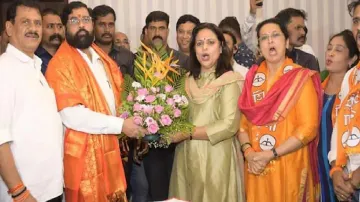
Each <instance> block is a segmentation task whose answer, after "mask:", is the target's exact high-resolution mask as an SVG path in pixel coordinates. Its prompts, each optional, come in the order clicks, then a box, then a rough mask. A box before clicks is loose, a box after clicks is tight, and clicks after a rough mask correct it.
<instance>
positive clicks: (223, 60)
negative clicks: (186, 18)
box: [190, 23, 233, 79]
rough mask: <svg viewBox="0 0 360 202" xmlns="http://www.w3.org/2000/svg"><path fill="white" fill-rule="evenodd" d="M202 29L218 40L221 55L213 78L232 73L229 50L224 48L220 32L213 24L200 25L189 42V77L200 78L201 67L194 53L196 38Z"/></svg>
mask: <svg viewBox="0 0 360 202" xmlns="http://www.w3.org/2000/svg"><path fill="white" fill-rule="evenodd" d="M203 29H209V30H211V31H212V32H213V33H214V34H215V35H216V37H217V39H218V40H219V43H220V46H221V50H222V52H221V54H220V56H219V58H218V61H217V65H216V70H215V76H216V78H218V77H220V76H221V75H223V74H224V73H225V72H228V71H232V70H233V68H232V66H231V64H230V58H231V55H230V50H229V48H228V47H227V46H226V42H225V38H224V35H223V33H222V31H221V30H220V29H219V28H218V27H217V26H216V25H215V24H213V23H200V24H199V25H198V26H196V27H195V28H194V30H193V32H192V37H191V42H190V76H193V77H194V78H195V79H199V78H200V72H201V65H200V62H199V60H198V59H197V57H196V52H195V44H196V36H197V35H198V33H199V32H200V31H201V30H203Z"/></svg>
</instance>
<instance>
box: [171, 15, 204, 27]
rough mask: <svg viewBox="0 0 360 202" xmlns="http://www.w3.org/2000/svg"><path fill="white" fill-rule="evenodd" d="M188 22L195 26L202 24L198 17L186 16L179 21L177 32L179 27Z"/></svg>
mask: <svg viewBox="0 0 360 202" xmlns="http://www.w3.org/2000/svg"><path fill="white" fill-rule="evenodd" d="M187 22H191V23H193V24H195V26H197V25H199V24H200V20H199V19H198V18H197V17H195V16H193V15H189V14H186V15H183V16H181V17H180V18H179V19H178V21H177V22H176V30H178V28H179V26H180V25H181V24H184V23H187Z"/></svg>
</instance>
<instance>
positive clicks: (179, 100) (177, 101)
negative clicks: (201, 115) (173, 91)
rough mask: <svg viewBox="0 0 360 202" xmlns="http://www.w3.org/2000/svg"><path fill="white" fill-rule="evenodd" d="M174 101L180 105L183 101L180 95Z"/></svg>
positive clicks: (175, 96)
mask: <svg viewBox="0 0 360 202" xmlns="http://www.w3.org/2000/svg"><path fill="white" fill-rule="evenodd" d="M173 99H174V101H175V102H176V103H180V102H181V101H182V100H181V96H180V95H174V97H173Z"/></svg>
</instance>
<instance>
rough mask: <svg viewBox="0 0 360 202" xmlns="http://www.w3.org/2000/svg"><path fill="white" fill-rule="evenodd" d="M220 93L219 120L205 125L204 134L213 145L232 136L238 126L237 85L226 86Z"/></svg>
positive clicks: (238, 89) (238, 92)
mask: <svg viewBox="0 0 360 202" xmlns="http://www.w3.org/2000/svg"><path fill="white" fill-rule="evenodd" d="M220 93H221V94H220V95H219V96H220V99H219V102H220V103H218V104H219V107H220V115H219V120H217V121H216V122H214V123H211V124H208V125H206V133H207V135H208V137H209V140H210V142H211V144H213V145H215V144H217V143H219V142H221V141H223V140H225V139H229V138H231V137H232V136H234V135H235V134H236V132H237V131H238V130H239V125H240V124H239V122H240V110H239V108H238V107H237V101H238V98H239V96H240V88H239V85H238V84H237V83H236V82H234V83H231V84H228V85H226V86H224V87H223V89H222V91H221V92H220Z"/></svg>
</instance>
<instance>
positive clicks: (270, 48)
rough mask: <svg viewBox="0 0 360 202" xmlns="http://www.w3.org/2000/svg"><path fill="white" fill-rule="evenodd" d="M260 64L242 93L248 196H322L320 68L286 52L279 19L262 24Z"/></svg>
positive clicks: (276, 199) (282, 200)
mask: <svg viewBox="0 0 360 202" xmlns="http://www.w3.org/2000/svg"><path fill="white" fill-rule="evenodd" d="M257 36H258V40H259V46H260V50H261V53H262V55H263V56H264V58H265V61H263V62H262V63H261V64H260V66H253V67H252V68H251V69H250V71H249V72H248V74H247V76H246V80H245V86H244V88H243V92H242V94H241V96H240V98H239V107H240V110H241V112H242V113H243V114H244V116H242V117H241V125H240V132H239V135H238V138H239V141H240V143H241V149H242V151H243V152H244V155H245V161H246V162H245V163H246V164H247V169H245V184H246V186H245V188H246V200H247V201H249V202H250V201H251V202H252V201H264V200H266V201H271V202H288V201H301V202H305V201H307V202H314V201H319V176H318V168H317V154H316V146H317V141H318V136H317V133H318V126H319V114H320V113H319V111H320V110H321V105H322V90H321V86H320V77H319V75H318V73H316V72H314V71H311V70H309V69H305V68H302V67H300V66H299V65H297V64H294V63H293V61H292V60H291V59H289V58H287V57H286V43H287V40H288V33H287V30H286V28H285V27H284V26H283V25H282V24H281V23H280V22H279V21H278V20H277V19H275V18H273V19H268V20H265V21H263V22H262V23H260V24H259V25H258V27H257Z"/></svg>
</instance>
